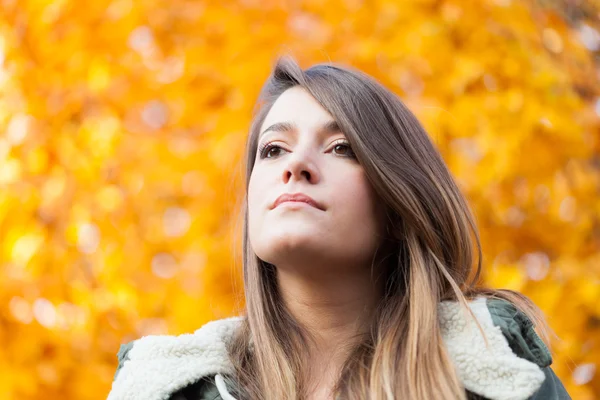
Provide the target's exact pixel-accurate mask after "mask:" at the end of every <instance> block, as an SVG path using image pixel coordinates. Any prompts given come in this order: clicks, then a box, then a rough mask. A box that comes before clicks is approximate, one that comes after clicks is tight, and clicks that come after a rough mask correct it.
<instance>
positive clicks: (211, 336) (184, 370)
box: [108, 317, 243, 400]
mask: <svg viewBox="0 0 600 400" xmlns="http://www.w3.org/2000/svg"><path fill="white" fill-rule="evenodd" d="M242 319H243V318H242V317H231V318H225V319H220V320H215V321H211V322H208V323H207V324H205V325H203V326H202V327H201V328H199V329H197V330H196V331H195V332H194V333H184V334H181V335H148V336H143V337H141V338H138V339H135V340H132V341H130V342H127V343H124V344H121V345H120V347H119V350H118V352H117V359H118V365H117V369H116V371H115V375H114V378H113V383H112V388H111V391H110V393H109V396H108V400H118V399H133V400H135V399H144V400H149V399H161V398H163V399H164V398H169V396H172V395H175V394H178V395H180V396H181V393H183V392H180V391H181V389H184V388H186V387H190V385H193V384H194V383H197V382H198V384H197V385H195V386H193V388H194V389H197V390H204V391H208V392H207V393H209V394H210V390H213V389H212V387H213V386H214V385H210V384H206V385H204V386H199V382H200V381H201V380H202V379H203V378H206V377H213V376H214V375H215V374H217V373H221V374H228V373H230V372H231V369H232V366H231V363H230V361H229V357H228V354H227V349H226V342H227V340H228V338H229V337H231V335H232V334H233V332H234V331H235V330H236V328H237V327H238V326H239V325H240V322H241V321H242ZM190 390H192V389H190ZM180 398H181V397H180ZM181 399H182V400H183V399H185V397H183V398H181ZM200 399H203V397H200ZM211 400H212V399H211Z"/></svg>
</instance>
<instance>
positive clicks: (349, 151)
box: [333, 140, 356, 158]
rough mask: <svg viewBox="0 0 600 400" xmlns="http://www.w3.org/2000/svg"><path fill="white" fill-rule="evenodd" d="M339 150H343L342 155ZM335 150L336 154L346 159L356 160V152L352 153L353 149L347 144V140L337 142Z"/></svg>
mask: <svg viewBox="0 0 600 400" xmlns="http://www.w3.org/2000/svg"><path fill="white" fill-rule="evenodd" d="M339 149H341V154H340V151H339ZM344 149H346V150H344ZM333 150H335V153H336V154H340V155H342V156H344V157H352V158H356V154H354V151H352V147H350V143H348V142H346V141H345V140H341V141H338V142H336V143H335V144H334V146H333Z"/></svg>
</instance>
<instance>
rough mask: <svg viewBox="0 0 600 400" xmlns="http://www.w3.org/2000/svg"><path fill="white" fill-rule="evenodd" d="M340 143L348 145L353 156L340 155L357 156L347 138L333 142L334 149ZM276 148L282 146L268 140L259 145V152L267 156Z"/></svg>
mask: <svg viewBox="0 0 600 400" xmlns="http://www.w3.org/2000/svg"><path fill="white" fill-rule="evenodd" d="M339 145H344V146H348V149H350V152H351V153H352V155H351V156H340V157H349V158H356V156H355V155H354V152H353V151H352V147H350V143H349V142H348V141H347V140H344V139H338V140H336V141H335V142H333V147H332V149H334V148H335V147H337V146H339ZM274 148H280V149H281V146H278V145H276V144H273V142H267V143H263V144H261V145H260V146H259V148H258V154H260V158H261V159H263V158H267V157H266V155H267V154H268V153H269V151H270V150H271V149H274ZM269 158H273V157H269Z"/></svg>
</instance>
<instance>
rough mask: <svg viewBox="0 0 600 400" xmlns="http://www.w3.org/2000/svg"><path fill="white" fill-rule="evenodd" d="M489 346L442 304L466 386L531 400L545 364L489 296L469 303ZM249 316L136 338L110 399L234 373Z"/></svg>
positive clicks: (140, 397)
mask: <svg viewBox="0 0 600 400" xmlns="http://www.w3.org/2000/svg"><path fill="white" fill-rule="evenodd" d="M468 304H469V308H470V309H471V311H472V312H473V314H474V315H475V317H476V318H477V320H478V322H479V323H480V325H481V327H482V329H483V331H484V332H485V335H486V337H487V341H488V346H486V344H485V341H484V338H483V337H482V336H481V333H480V331H479V329H478V327H477V325H476V324H475V323H474V321H473V320H472V319H471V318H470V317H469V316H468V315H467V314H466V313H463V312H462V309H461V307H460V304H458V303H457V302H454V301H445V302H441V303H440V304H439V318H440V325H441V333H442V338H443V340H444V343H445V344H446V346H447V350H448V353H449V356H450V358H451V360H452V361H453V363H454V365H455V367H456V370H457V372H458V376H459V379H460V380H461V382H462V384H463V386H464V387H465V388H466V389H467V390H469V391H470V392H473V393H476V394H478V395H481V396H484V397H486V398H488V399H491V400H525V399H527V398H529V397H530V396H531V395H533V394H534V393H535V392H536V391H537V390H538V389H539V387H540V386H541V385H542V383H543V381H544V373H543V371H542V370H541V368H540V367H539V366H538V365H537V364H535V363H533V362H531V361H528V360H526V359H523V358H520V357H517V356H516V355H515V354H514V353H513V351H512V350H511V349H510V346H509V344H508V341H507V340H506V338H505V337H504V335H503V334H502V331H501V329H500V328H499V327H497V326H495V325H494V323H493V321H492V317H491V314H490V312H489V310H488V308H487V305H486V298H485V297H482V296H481V297H478V298H477V299H475V300H472V301H470V302H468ZM242 319H243V317H231V318H225V319H221V320H216V321H211V322H209V323H207V324H205V325H204V326H202V327H201V328H200V329H198V330H196V331H195V332H194V333H191V334H189V333H188V334H182V335H178V336H172V335H149V336H144V337H142V338H140V339H137V340H135V342H134V345H133V347H132V348H131V349H130V351H129V353H128V359H127V360H126V361H125V362H124V363H123V365H122V367H121V369H120V371H119V373H118V374H117V377H116V379H115V380H114V381H113V386H112V390H111V392H110V393H109V395H108V399H107V400H166V399H168V398H169V396H170V395H171V394H173V393H174V392H176V391H177V390H180V389H182V388H183V387H186V386H188V385H190V384H192V383H194V382H196V381H197V380H199V379H200V378H202V377H205V376H215V375H217V374H219V375H220V374H231V373H233V366H232V364H231V362H230V361H229V358H228V356H227V350H226V347H225V342H226V340H227V338H229V337H230V336H231V335H232V334H233V332H234V331H235V329H236V327H237V326H239V324H240V322H241V321H242Z"/></svg>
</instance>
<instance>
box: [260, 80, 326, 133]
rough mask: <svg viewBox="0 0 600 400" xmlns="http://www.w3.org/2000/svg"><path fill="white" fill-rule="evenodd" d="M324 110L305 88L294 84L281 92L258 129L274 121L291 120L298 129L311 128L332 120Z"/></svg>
mask: <svg viewBox="0 0 600 400" xmlns="http://www.w3.org/2000/svg"><path fill="white" fill-rule="evenodd" d="M332 119H333V117H332V116H331V114H330V113H329V112H328V111H327V110H325V109H324V108H323V107H322V106H321V105H320V104H319V102H318V101H317V100H315V98H314V97H312V96H311V95H310V94H309V93H308V92H307V91H306V90H305V89H303V88H301V87H299V86H295V87H292V88H290V89H288V90H286V91H285V92H283V93H282V94H281V95H280V96H279V98H278V99H277V100H276V101H275V103H274V104H273V106H272V107H271V109H270V110H269V113H268V114H267V116H266V117H265V120H264V121H263V123H262V125H261V127H260V131H261V132H262V131H264V130H265V129H266V128H267V127H269V126H271V125H272V124H274V123H276V122H284V121H286V122H293V123H295V124H296V125H298V126H299V127H300V129H311V128H313V127H317V126H320V125H322V124H323V123H324V122H327V121H330V120H332Z"/></svg>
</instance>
